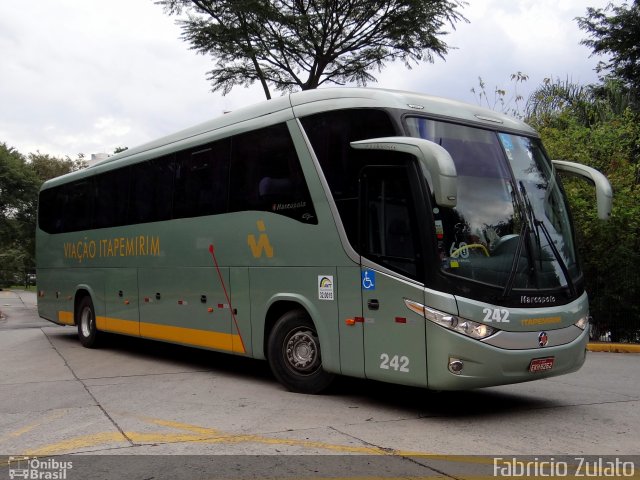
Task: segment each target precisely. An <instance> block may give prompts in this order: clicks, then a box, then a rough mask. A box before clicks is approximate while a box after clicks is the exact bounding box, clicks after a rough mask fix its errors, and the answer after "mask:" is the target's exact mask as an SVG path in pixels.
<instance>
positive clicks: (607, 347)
mask: <svg viewBox="0 0 640 480" xmlns="http://www.w3.org/2000/svg"><path fill="white" fill-rule="evenodd" d="M587 350H589V351H590V352H613V353H640V345H638V344H637V343H604V342H593V343H589V344H588V345H587Z"/></svg>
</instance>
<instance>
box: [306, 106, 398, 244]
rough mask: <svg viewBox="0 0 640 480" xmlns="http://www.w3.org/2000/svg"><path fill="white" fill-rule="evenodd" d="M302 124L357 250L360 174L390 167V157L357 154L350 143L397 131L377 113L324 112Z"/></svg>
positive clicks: (376, 111) (381, 112) (385, 116)
mask: <svg viewBox="0 0 640 480" xmlns="http://www.w3.org/2000/svg"><path fill="white" fill-rule="evenodd" d="M301 121H302V125H303V127H304V129H305V132H306V133H307V136H308V138H309V141H310V142H311V146H312V147H313V150H314V152H315V154H316V156H317V158H318V161H319V162H320V166H321V167H322V171H323V172H324V175H325V178H326V179H327V182H328V184H329V188H330V189H331V193H332V195H333V198H334V200H335V202H336V206H337V207H338V212H339V213H340V217H341V219H342V224H343V225H344V229H345V230H346V232H347V236H348V237H349V241H350V242H351V244H352V245H353V246H354V247H355V246H356V245H357V238H358V177H359V175H360V171H361V169H362V168H363V167H364V166H365V165H375V164H384V163H388V156H387V155H385V153H384V152H377V151H371V150H355V149H353V148H351V146H350V143H351V142H354V141H357V140H365V139H369V138H379V137H389V136H393V135H395V134H396V130H395V128H394V126H393V123H392V122H391V119H390V118H389V116H388V115H387V114H386V113H385V112H383V111H380V110H373V109H355V110H336V111H332V112H323V113H319V114H316V115H311V116H309V117H305V118H303V119H302V120H301Z"/></svg>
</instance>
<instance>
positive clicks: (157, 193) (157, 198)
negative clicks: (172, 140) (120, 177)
mask: <svg viewBox="0 0 640 480" xmlns="http://www.w3.org/2000/svg"><path fill="white" fill-rule="evenodd" d="M174 170H175V164H174V162H173V155H167V156H165V157H161V158H157V159H154V160H148V161H146V162H142V163H139V164H136V165H133V167H132V174H131V178H132V180H131V189H130V195H129V198H130V200H129V222H128V223H145V222H158V221H161V220H169V219H171V217H172V211H171V210H172V203H173V176H174Z"/></svg>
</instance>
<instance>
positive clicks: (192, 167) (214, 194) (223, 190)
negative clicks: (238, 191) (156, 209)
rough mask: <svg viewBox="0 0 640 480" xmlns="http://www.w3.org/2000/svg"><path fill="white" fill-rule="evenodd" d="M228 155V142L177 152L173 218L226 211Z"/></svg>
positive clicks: (229, 149) (229, 143)
mask: <svg viewBox="0 0 640 480" xmlns="http://www.w3.org/2000/svg"><path fill="white" fill-rule="evenodd" d="M230 153H231V142H230V140H229V139H225V140H220V141H218V142H214V143H211V144H209V145H203V146H201V147H198V148H195V149H193V150H186V151H183V152H179V153H178V156H177V162H176V178H175V188H174V199H173V218H186V217H197V216H202V215H215V214H218V213H226V212H227V197H228V190H229V188H228V187H229V156H230Z"/></svg>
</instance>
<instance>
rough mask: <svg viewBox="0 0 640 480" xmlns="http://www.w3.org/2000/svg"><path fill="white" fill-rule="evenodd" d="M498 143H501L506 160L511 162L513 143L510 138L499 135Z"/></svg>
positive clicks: (505, 135) (503, 134) (502, 134)
mask: <svg viewBox="0 0 640 480" xmlns="http://www.w3.org/2000/svg"><path fill="white" fill-rule="evenodd" d="M500 141H501V142H502V146H503V147H504V151H505V152H506V153H507V158H508V159H509V161H513V142H512V141H511V136H510V135H507V134H506V133H501V134H500Z"/></svg>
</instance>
